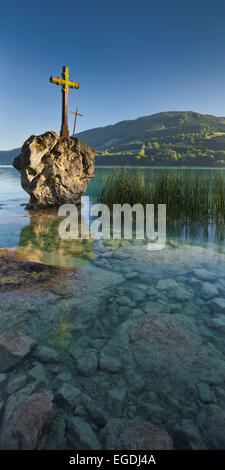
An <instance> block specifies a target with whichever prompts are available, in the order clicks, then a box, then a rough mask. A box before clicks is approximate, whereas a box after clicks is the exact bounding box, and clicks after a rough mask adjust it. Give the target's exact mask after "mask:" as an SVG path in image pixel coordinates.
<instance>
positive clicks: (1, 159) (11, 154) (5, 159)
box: [0, 148, 21, 165]
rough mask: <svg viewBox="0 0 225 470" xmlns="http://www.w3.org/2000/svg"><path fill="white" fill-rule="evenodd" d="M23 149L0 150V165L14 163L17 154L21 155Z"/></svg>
mask: <svg viewBox="0 0 225 470" xmlns="http://www.w3.org/2000/svg"><path fill="white" fill-rule="evenodd" d="M20 151H21V149H20V148H18V149H12V150H0V165H12V162H13V160H14V158H15V157H17V155H19V153H20Z"/></svg>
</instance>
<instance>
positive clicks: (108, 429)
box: [102, 418, 173, 450]
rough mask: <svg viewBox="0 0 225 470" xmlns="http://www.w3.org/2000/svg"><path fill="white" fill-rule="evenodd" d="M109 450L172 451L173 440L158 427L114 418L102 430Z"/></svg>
mask: <svg viewBox="0 0 225 470" xmlns="http://www.w3.org/2000/svg"><path fill="white" fill-rule="evenodd" d="M102 436H103V437H104V438H105V444H106V449H107V450H171V449H173V443H172V439H171V437H170V436H169V434H168V433H167V432H166V431H165V430H164V429H161V428H159V427H158V426H156V425H154V424H152V423H149V422H146V421H136V420H123V419H117V418H113V419H110V420H109V421H108V423H107V425H106V426H105V427H104V429H103V430H102Z"/></svg>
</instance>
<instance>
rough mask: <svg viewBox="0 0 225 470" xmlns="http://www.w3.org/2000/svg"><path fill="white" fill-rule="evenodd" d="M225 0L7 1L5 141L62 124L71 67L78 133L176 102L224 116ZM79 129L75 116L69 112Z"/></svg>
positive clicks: (0, 29)
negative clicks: (62, 80) (60, 80)
mask: <svg viewBox="0 0 225 470" xmlns="http://www.w3.org/2000/svg"><path fill="white" fill-rule="evenodd" d="M224 18H225V2H224V1H222V0H220V1H219V0H215V1H212V0H211V1H207V0H205V1H203V0H198V1H197V0H195V1H193V0H189V1H184V0H179V1H177V0H157V1H156V0H154V1H153V0H138V1H133V0H111V1H110V0H104V1H103V0H95V1H94V0H92V1H89V0H83V1H82V2H81V1H80V2H78V1H76V0H66V1H65V0H60V1H59V0H54V1H53V0H20V1H15V0H11V1H10V2H1V7H0V38H1V41H0V57H1V73H0V149H1V150H4V149H11V148H14V147H18V146H20V145H21V144H22V143H23V142H24V141H25V140H26V138H28V137H29V136H30V135H31V134H40V133H43V132H45V131H46V130H56V131H57V132H59V130H60V124H61V122H60V120H61V92H60V88H59V87H57V86H56V85H53V84H50V82H49V77H50V76H51V75H58V76H59V75H61V68H62V66H63V65H68V66H69V70H70V78H71V79H72V80H75V81H78V82H79V83H80V89H79V90H71V91H70V93H69V109H70V110H75V107H76V105H78V108H79V111H80V112H81V113H82V114H84V115H85V117H82V118H80V119H79V121H78V128H77V131H82V130H85V129H90V128H93V127H98V126H105V125H107V124H113V123H115V122H118V121H121V120H125V119H135V118H136V117H139V116H144V115H148V114H153V113H156V112H160V111H168V110H194V111H198V112H202V113H209V114H215V115H217V116H225V34H224ZM69 125H70V130H71V132H72V127H73V117H72V115H71V116H70V117H69Z"/></svg>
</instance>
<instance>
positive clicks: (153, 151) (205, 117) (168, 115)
mask: <svg viewBox="0 0 225 470" xmlns="http://www.w3.org/2000/svg"><path fill="white" fill-rule="evenodd" d="M77 137H78V138H79V139H81V140H82V141H83V142H85V143H86V144H88V145H91V146H93V147H94V148H95V150H96V152H97V157H96V165H121V166H123V165H136V166H161V165H163V166H182V165H184V166H215V167H225V117H216V116H211V115H209V114H200V113H195V112H193V111H170V112H164V113H157V114H152V115H150V116H143V117H140V118H138V119H133V120H130V121H121V122H118V123H117V124H114V125H110V126H105V127H97V128H95V129H90V130H88V131H84V132H80V133H79V134H77ZM19 153H20V149H19V148H18V149H13V150H7V151H0V165H9V164H11V163H12V161H13V159H14V158H15V156H17V155H18V154H19Z"/></svg>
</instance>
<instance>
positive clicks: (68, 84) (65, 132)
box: [50, 66, 80, 137]
mask: <svg viewBox="0 0 225 470" xmlns="http://www.w3.org/2000/svg"><path fill="white" fill-rule="evenodd" d="M62 77H63V78H59V77H50V82H51V83H55V84H56V85H61V86H62V126H61V131H60V135H61V137H69V128H68V92H69V88H79V87H80V85H79V83H76V82H72V81H70V80H69V68H68V67H65V66H64V67H63V72H62Z"/></svg>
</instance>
